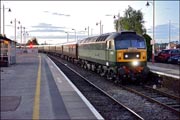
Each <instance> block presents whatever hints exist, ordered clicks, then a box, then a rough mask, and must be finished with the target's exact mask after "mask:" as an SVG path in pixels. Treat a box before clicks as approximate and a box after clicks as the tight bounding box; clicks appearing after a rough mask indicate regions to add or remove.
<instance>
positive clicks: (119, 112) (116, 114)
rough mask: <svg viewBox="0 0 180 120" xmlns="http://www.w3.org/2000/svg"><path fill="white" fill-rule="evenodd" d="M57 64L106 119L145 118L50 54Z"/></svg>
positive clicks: (137, 119) (129, 119) (135, 119)
mask: <svg viewBox="0 0 180 120" xmlns="http://www.w3.org/2000/svg"><path fill="white" fill-rule="evenodd" d="M49 57H50V58H51V59H52V60H53V61H54V62H55V64H56V65H57V66H58V67H59V68H60V69H61V70H62V71H63V72H64V74H66V76H67V77H68V78H69V79H70V80H71V81H72V82H73V84H75V85H76V87H77V88H78V89H79V90H80V91H81V92H82V93H83V95H84V96H86V98H87V99H88V100H89V101H90V102H91V104H92V105H93V106H94V107H95V108H96V109H97V110H98V112H99V113H100V114H101V115H102V116H103V117H104V119H128V120H143V118H142V117H141V116H139V115H138V114H136V113H135V112H134V111H133V110H131V109H130V108H128V107H126V106H125V105H123V104H122V103H120V102H119V101H117V100H115V99H114V98H112V97H111V96H110V95H108V94H107V93H106V92H104V91H103V90H102V89H100V88H99V87H97V86H95V85H94V84H93V83H91V82H89V81H88V80H87V79H86V78H84V77H83V76H81V75H80V74H79V73H77V72H76V71H74V70H73V69H71V68H70V67H68V66H66V64H63V63H61V62H60V61H59V60H58V59H57V58H55V57H53V56H49Z"/></svg>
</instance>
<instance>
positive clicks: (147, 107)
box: [61, 60, 180, 120]
mask: <svg viewBox="0 0 180 120" xmlns="http://www.w3.org/2000/svg"><path fill="white" fill-rule="evenodd" d="M61 61H62V62H64V63H66V64H67V65H68V66H70V67H71V68H73V69H74V70H76V71H77V72H78V73H80V74H81V75H83V76H84V77H85V78H87V79H88V80H89V81H91V82H92V83H94V84H96V85H97V86H98V87H100V88H101V89H103V90H105V91H106V92H108V93H109V94H110V95H111V96H113V97H114V98H115V99H116V100H118V101H120V102H121V103H123V104H125V105H126V106H127V107H129V108H130V109H132V110H134V111H135V112H136V113H137V114H139V115H140V116H141V117H143V118H144V119H146V120H152V119H156V120H157V119H158V120H160V119H161V120H162V119H171V120H172V119H173V120H179V119H180V116H177V115H175V114H173V113H172V112H171V111H169V110H167V109H165V108H164V107H161V106H160V105H158V104H156V103H151V102H149V101H147V100H146V99H144V98H142V97H140V96H138V95H136V94H133V93H130V92H128V91H126V90H123V89H122V88H121V87H119V86H118V85H116V84H114V83H113V82H112V81H108V80H106V79H105V78H103V77H100V76H99V75H98V74H96V73H94V72H91V71H87V70H84V69H83V68H81V67H78V66H76V65H74V64H72V63H69V62H67V61H65V60H61Z"/></svg>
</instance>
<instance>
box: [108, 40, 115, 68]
mask: <svg viewBox="0 0 180 120" xmlns="http://www.w3.org/2000/svg"><path fill="white" fill-rule="evenodd" d="M115 55H116V54H115V49H114V40H109V41H107V49H106V65H107V66H109V65H110V64H113V63H114V62H115V60H116V58H115Z"/></svg>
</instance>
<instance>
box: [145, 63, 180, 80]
mask: <svg viewBox="0 0 180 120" xmlns="http://www.w3.org/2000/svg"><path fill="white" fill-rule="evenodd" d="M147 65H148V67H149V68H150V70H151V71H152V72H154V73H157V74H160V75H165V76H168V77H172V78H177V79H180V65H175V64H166V63H154V64H153V63H152V62H148V63H147Z"/></svg>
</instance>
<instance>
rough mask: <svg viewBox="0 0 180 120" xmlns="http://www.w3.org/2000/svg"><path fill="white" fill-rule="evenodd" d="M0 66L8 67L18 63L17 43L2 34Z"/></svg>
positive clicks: (0, 38) (0, 35)
mask: <svg viewBox="0 0 180 120" xmlns="http://www.w3.org/2000/svg"><path fill="white" fill-rule="evenodd" d="M0 43H1V46H0V48H1V55H0V66H1V67H8V66H9V65H11V64H15V63H16V42H15V41H13V40H11V39H9V38H7V37H6V36H5V35H2V34H0Z"/></svg>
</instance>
